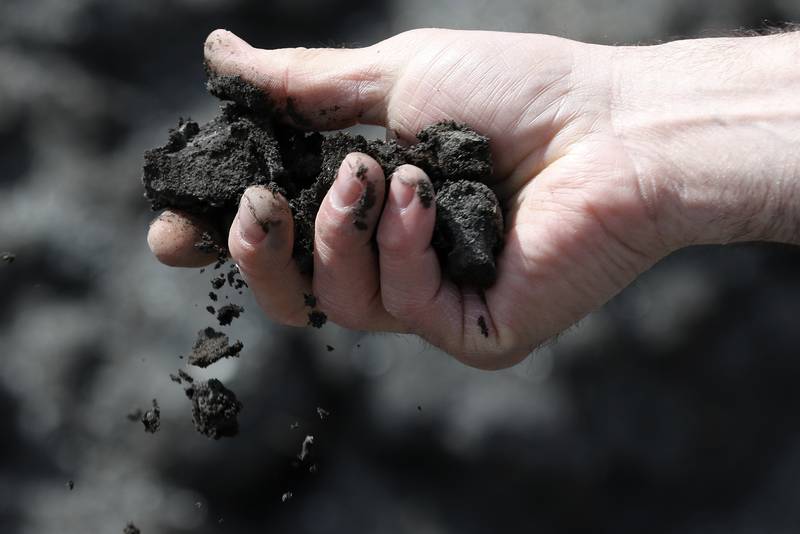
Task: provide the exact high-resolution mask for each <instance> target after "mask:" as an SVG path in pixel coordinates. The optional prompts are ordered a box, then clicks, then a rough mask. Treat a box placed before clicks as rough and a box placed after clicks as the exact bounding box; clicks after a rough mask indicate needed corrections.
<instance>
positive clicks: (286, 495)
mask: <svg viewBox="0 0 800 534" xmlns="http://www.w3.org/2000/svg"><path fill="white" fill-rule="evenodd" d="M291 498H292V492H291V491H287V492H286V493H284V494H283V495H281V502H286V501H288V500H289V499H291Z"/></svg>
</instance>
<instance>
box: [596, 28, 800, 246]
mask: <svg viewBox="0 0 800 534" xmlns="http://www.w3.org/2000/svg"><path fill="white" fill-rule="evenodd" d="M615 56H616V57H615V61H614V66H615V68H614V75H613V76H614V79H613V82H612V87H613V94H612V120H613V122H614V128H615V130H616V131H617V134H618V135H619V136H620V138H621V139H622V141H623V143H624V145H625V147H626V152H627V154H628V155H629V157H630V158H631V160H632V163H633V165H634V167H635V168H636V172H637V175H638V178H639V182H640V184H641V188H642V194H643V195H644V196H645V197H646V199H647V202H648V203H649V204H650V205H651V206H652V210H653V213H654V214H655V215H654V216H656V217H657V218H658V220H659V224H660V225H662V226H663V227H664V228H666V229H667V230H665V232H666V233H668V234H669V235H671V236H673V238H674V245H675V246H676V247H677V246H681V245H685V244H690V243H727V242H733V241H748V240H769V241H782V242H790V243H798V244H800V33H791V34H789V33H787V34H781V35H774V36H768V37H752V38H725V39H701V40H691V41H677V42H673V43H669V44H665V45H658V46H652V47H622V48H619V49H617V50H616V51H615Z"/></svg>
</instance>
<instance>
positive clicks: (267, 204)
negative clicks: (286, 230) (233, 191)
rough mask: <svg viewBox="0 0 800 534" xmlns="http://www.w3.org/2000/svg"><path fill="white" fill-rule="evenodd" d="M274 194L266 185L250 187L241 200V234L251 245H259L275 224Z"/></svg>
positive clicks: (238, 216) (239, 214) (238, 215)
mask: <svg viewBox="0 0 800 534" xmlns="http://www.w3.org/2000/svg"><path fill="white" fill-rule="evenodd" d="M275 204H276V199H275V196H274V194H273V193H272V192H271V191H270V190H268V189H267V188H265V187H258V186H256V187H250V188H249V189H247V191H245V192H244V194H243V195H242V199H241V201H240V202H239V212H238V214H237V219H238V220H239V234H240V235H241V236H242V239H243V240H244V241H246V242H247V243H249V244H250V245H258V244H259V243H261V242H262V241H263V240H264V238H265V237H266V236H267V234H269V233H270V230H271V228H272V227H274V226H275V221H274V220H273V219H274V217H275V213H274V212H275Z"/></svg>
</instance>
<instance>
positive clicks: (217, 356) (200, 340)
mask: <svg viewBox="0 0 800 534" xmlns="http://www.w3.org/2000/svg"><path fill="white" fill-rule="evenodd" d="M229 342H230V340H229V339H228V336H226V335H225V334H223V333H222V332H217V331H216V330H214V329H213V328H211V327H208V328H204V329H203V330H200V331H199V332H198V333H197V341H195V342H194V347H193V348H192V353H191V354H189V364H190V365H194V366H196V367H208V366H209V365H211V364H212V363H215V362H217V361H219V360H221V359H222V358H232V357H238V356H239V353H240V352H241V351H242V348H243V347H244V345H243V344H242V342H241V341H237V342H236V343H234V344H233V345H229Z"/></svg>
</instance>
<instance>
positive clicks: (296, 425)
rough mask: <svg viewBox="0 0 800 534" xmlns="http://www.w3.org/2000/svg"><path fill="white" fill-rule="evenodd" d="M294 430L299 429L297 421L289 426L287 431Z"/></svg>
mask: <svg viewBox="0 0 800 534" xmlns="http://www.w3.org/2000/svg"><path fill="white" fill-rule="evenodd" d="M296 428H300V423H299V422H298V421H295V422H293V423H291V424H290V425H289V430H294V429H296Z"/></svg>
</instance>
